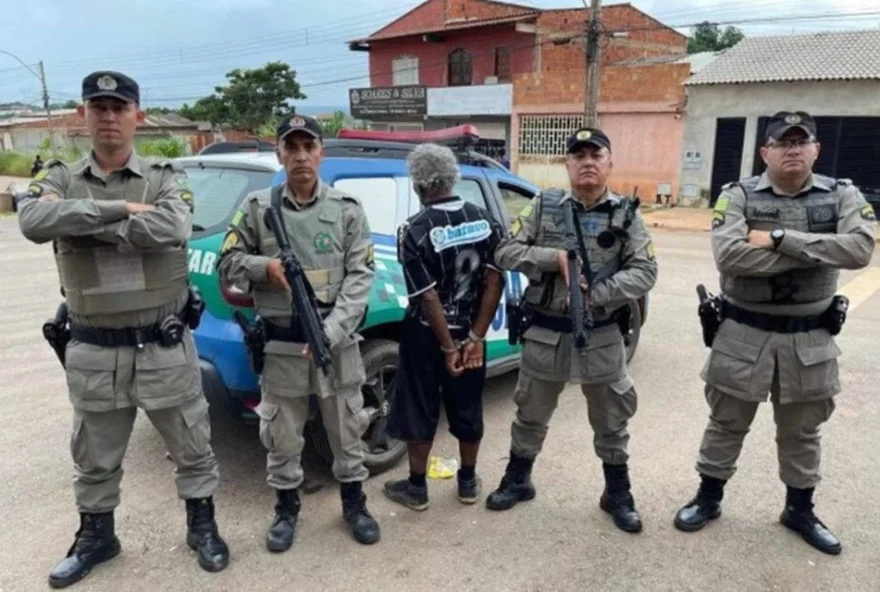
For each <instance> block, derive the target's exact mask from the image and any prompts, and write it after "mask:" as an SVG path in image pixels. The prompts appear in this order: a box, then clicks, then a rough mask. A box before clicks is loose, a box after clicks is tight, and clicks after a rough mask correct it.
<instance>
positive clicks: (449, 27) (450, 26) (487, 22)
mask: <svg viewBox="0 0 880 592" xmlns="http://www.w3.org/2000/svg"><path fill="white" fill-rule="evenodd" d="M538 14H539V13H538V12H531V13H526V14H515V15H512V16H502V17H496V18H484V19H473V20H469V21H452V22H448V23H446V25H445V26H442V27H429V28H426V29H419V30H416V31H401V32H398V33H388V34H382V33H379V34H377V35H373V36H371V37H364V38H362V39H354V40H352V41H349V43H368V42H370V41H381V40H382V39H394V38H396V37H410V36H412V35H426V34H428V33H442V32H444V31H460V30H462V29H473V28H477V27H489V26H492V25H503V24H506V23H517V22H520V21H527V20H530V19H534V18H536V17H537V16H538Z"/></svg>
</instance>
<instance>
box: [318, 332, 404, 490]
mask: <svg viewBox="0 0 880 592" xmlns="http://www.w3.org/2000/svg"><path fill="white" fill-rule="evenodd" d="M361 356H362V357H363V360H364V373H365V374H366V382H365V383H364V386H363V387H362V389H361V390H362V392H363V395H364V409H366V410H367V412H368V413H369V414H370V416H371V418H372V419H371V421H370V425H369V427H368V428H367V431H366V432H365V433H364V436H363V449H364V465H366V467H367V470H369V471H370V475H378V474H380V473H383V472H384V471H387V470H388V469H390V468H392V467H394V466H396V465H397V464H398V463H399V462H400V461H401V459H402V458H403V457H404V456H406V443H405V442H401V441H400V440H397V439H394V438H391V437H389V436H388V434H387V427H388V409H389V405H390V403H391V398H392V397H393V396H394V392H395V389H394V379H395V376H396V375H397V360H398V353H397V343H396V342H394V341H390V340H388V339H374V340H370V341H367V342H366V343H365V344H364V345H363V347H362V348H361ZM306 433H307V437H308V438H309V440H310V441H311V443H312V445H313V446H314V450H315V452H316V453H317V454H318V456H320V457H321V458H322V459H323V460H325V461H326V462H328V463H332V462H333V451H332V450H331V449H330V442H329V441H328V440H327V432H326V431H325V430H324V426H323V424H322V423H321V421H320V419H318V420H317V421H310V422H309V423H308V424H307V425H306Z"/></svg>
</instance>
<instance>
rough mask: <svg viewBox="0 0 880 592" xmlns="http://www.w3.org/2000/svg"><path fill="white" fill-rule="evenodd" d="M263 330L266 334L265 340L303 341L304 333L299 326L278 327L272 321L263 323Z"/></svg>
mask: <svg viewBox="0 0 880 592" xmlns="http://www.w3.org/2000/svg"><path fill="white" fill-rule="evenodd" d="M263 331H264V332H265V334H266V341H290V342H292V343H305V340H306V338H305V335H303V332H302V331H301V330H300V328H299V327H296V328H292V327H279V326H278V325H273V324H272V323H269V322H266V323H264V327H263Z"/></svg>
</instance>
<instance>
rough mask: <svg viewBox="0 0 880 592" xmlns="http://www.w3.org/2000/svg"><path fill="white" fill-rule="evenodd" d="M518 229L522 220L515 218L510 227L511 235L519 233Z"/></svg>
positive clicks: (520, 228)
mask: <svg viewBox="0 0 880 592" xmlns="http://www.w3.org/2000/svg"><path fill="white" fill-rule="evenodd" d="M520 230H522V221H521V220H520V219H519V218H517V219H516V220H514V221H513V225H512V226H511V227H510V233H511V235H513V236H516V235H518V234H519V231H520Z"/></svg>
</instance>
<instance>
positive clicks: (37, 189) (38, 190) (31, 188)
mask: <svg viewBox="0 0 880 592" xmlns="http://www.w3.org/2000/svg"><path fill="white" fill-rule="evenodd" d="M28 195H30V196H32V197H40V196H41V195H43V188H42V186H40V185H37V184H36V183H31V184H30V185H28Z"/></svg>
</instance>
